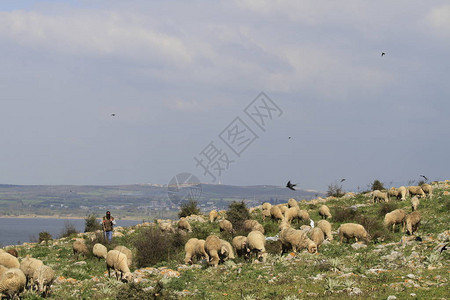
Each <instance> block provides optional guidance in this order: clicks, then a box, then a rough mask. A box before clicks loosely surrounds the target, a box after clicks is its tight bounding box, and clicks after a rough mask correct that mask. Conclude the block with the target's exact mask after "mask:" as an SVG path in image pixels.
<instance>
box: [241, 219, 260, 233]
mask: <svg viewBox="0 0 450 300" xmlns="http://www.w3.org/2000/svg"><path fill="white" fill-rule="evenodd" d="M243 228H244V231H246V232H250V231H253V230H258V231H261V233H262V234H264V227H263V226H262V225H261V224H259V222H258V221H256V220H245V221H244V224H243Z"/></svg>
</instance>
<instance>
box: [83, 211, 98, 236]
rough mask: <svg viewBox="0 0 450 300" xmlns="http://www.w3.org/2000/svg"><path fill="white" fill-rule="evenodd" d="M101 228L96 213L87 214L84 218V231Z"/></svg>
mask: <svg viewBox="0 0 450 300" xmlns="http://www.w3.org/2000/svg"><path fill="white" fill-rule="evenodd" d="M97 230H102V225H101V224H100V223H99V222H98V221H97V215H95V214H89V215H88V216H86V218H84V232H94V231H97Z"/></svg>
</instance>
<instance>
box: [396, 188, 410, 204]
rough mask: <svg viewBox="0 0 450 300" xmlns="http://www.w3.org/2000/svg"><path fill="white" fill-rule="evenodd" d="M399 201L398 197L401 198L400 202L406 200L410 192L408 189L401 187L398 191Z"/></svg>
mask: <svg viewBox="0 0 450 300" xmlns="http://www.w3.org/2000/svg"><path fill="white" fill-rule="evenodd" d="M397 193H398V194H397V199H398V197H400V200H402V201H403V200H406V194H408V190H407V189H406V187H404V186H401V187H399V188H398V189H397Z"/></svg>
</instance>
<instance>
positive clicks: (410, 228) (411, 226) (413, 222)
mask: <svg viewBox="0 0 450 300" xmlns="http://www.w3.org/2000/svg"><path fill="white" fill-rule="evenodd" d="M420 221H421V216H420V213H419V212H418V211H414V212H412V213H410V214H409V215H407V216H406V218H405V225H406V233H408V234H410V235H411V234H414V232H416V231H417V229H418V228H419V225H420ZM404 231H405V230H403V232H404Z"/></svg>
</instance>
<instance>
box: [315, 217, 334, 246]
mask: <svg viewBox="0 0 450 300" xmlns="http://www.w3.org/2000/svg"><path fill="white" fill-rule="evenodd" d="M317 227H319V228H320V229H322V231H323V233H324V234H325V236H326V237H327V240H329V241H332V240H333V235H332V234H331V224H330V222H328V221H327V220H320V221H319V222H317Z"/></svg>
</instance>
